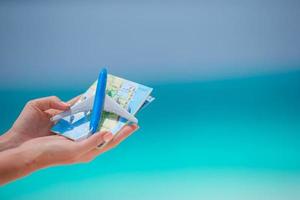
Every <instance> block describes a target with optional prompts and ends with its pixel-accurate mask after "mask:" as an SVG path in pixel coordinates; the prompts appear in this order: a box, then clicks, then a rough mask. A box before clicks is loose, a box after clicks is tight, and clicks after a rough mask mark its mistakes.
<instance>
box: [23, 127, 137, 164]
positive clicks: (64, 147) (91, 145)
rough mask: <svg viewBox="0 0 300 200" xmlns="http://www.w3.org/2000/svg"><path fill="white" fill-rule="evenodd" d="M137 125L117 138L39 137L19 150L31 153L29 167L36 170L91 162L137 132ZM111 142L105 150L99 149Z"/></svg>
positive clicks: (106, 134) (123, 130) (95, 136)
mask: <svg viewBox="0 0 300 200" xmlns="http://www.w3.org/2000/svg"><path fill="white" fill-rule="evenodd" d="M137 128H138V127H137V125H127V126H125V127H124V128H123V129H122V130H121V131H120V133H119V134H118V136H117V137H116V138H113V135H112V134H111V133H109V132H101V133H100V132H98V133H96V134H94V135H92V136H91V137H89V138H88V139H86V140H83V141H80V142H75V141H72V140H69V139H67V138H65V137H63V136H60V135H50V136H45V137H39V138H35V139H32V140H29V141H27V142H25V143H23V144H22V145H21V146H20V147H19V148H20V149H22V151H24V152H29V154H31V155H32V157H33V158H35V159H33V160H31V161H29V163H27V164H29V165H33V166H31V167H33V168H34V169H39V168H43V167H48V166H52V165H61V164H73V163H82V162H84V163H85V162H90V161H91V160H93V159H94V158H95V157H97V156H98V155H99V154H101V153H103V152H105V151H107V150H109V149H111V148H113V147H115V146H117V145H118V144H119V143H120V142H122V141H123V140H124V139H126V138H127V137H128V136H129V135H130V134H132V133H133V132H134V131H135V130H137ZM104 142H109V143H108V145H106V147H105V148H103V149H97V147H98V146H99V145H101V144H103V143H104Z"/></svg>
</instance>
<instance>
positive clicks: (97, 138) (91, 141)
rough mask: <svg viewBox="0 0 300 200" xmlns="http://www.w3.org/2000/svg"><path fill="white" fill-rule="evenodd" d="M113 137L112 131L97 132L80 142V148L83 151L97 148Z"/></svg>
mask: <svg viewBox="0 0 300 200" xmlns="http://www.w3.org/2000/svg"><path fill="white" fill-rule="evenodd" d="M112 138H113V134H112V133H110V132H97V133H95V134H93V135H92V136H90V137H89V138H87V139H86V140H83V141H81V142H79V145H80V150H81V152H82V153H85V152H88V151H90V150H92V149H95V148H97V147H98V146H99V145H100V144H102V143H104V142H108V141H110V140H111V139H112Z"/></svg>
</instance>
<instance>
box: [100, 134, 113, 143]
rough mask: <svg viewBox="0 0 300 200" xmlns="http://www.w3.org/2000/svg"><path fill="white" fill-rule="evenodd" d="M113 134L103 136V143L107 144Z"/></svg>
mask: <svg viewBox="0 0 300 200" xmlns="http://www.w3.org/2000/svg"><path fill="white" fill-rule="evenodd" d="M113 137H114V136H113V134H112V133H105V135H104V136H103V140H104V142H109V141H111V140H112V139H113Z"/></svg>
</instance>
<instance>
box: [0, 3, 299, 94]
mask: <svg viewBox="0 0 300 200" xmlns="http://www.w3.org/2000/svg"><path fill="white" fill-rule="evenodd" d="M299 20H300V3H299V1H296V0H275V1H268V0H253V1H245V0H240V1H234V0H230V1H221V0H213V1H206V0H201V1H179V0H177V1H157V0H155V1H126V3H124V2H123V1H114V0H112V1H91V0H88V1H84V2H82V1H68V0H62V1H26V2H24V1H1V2H0V24H1V26H0V44H1V45H0V87H1V88H35V87H46V88H49V87H73V86H79V85H85V86H86V84H90V83H91V82H93V80H95V79H96V78H97V74H98V72H99V70H100V69H101V67H103V66H108V70H109V72H110V73H112V74H115V75H119V76H122V77H126V78H128V79H132V80H135V81H139V82H141V81H142V82H146V83H149V82H151V83H152V82H178V81H199V80H207V79H222V78H224V77H240V76H248V75H252V74H261V73H272V72H277V71H289V70H295V69H296V70H297V69H300V38H299V35H300V26H299Z"/></svg>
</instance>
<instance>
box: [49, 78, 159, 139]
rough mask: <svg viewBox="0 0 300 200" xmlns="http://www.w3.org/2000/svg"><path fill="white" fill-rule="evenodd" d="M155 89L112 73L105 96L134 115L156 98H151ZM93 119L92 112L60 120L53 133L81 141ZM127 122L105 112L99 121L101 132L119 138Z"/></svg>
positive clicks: (91, 92) (93, 88)
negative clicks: (107, 132) (118, 135)
mask: <svg viewBox="0 0 300 200" xmlns="http://www.w3.org/2000/svg"><path fill="white" fill-rule="evenodd" d="M96 86H97V81H95V82H94V83H93V84H92V85H91V86H90V87H89V88H88V90H87V91H86V92H85V93H83V94H82V95H81V97H80V98H79V100H78V101H77V102H76V103H79V102H80V101H83V100H84V99H85V98H87V97H89V96H91V95H95V91H96ZM152 90H153V89H152V88H150V87H147V86H144V85H141V84H138V83H135V82H132V81H129V80H126V79H123V78H120V77H117V76H113V75H111V74H109V75H108V77H107V84H106V94H107V95H109V96H110V97H112V98H113V99H114V100H115V101H116V102H117V103H118V104H119V105H121V106H122V107H123V108H125V109H127V110H128V112H129V113H131V114H133V115H135V114H136V113H137V112H138V111H140V110H141V109H142V108H144V107H146V106H147V105H148V104H149V103H151V102H152V101H153V100H154V97H152V96H151V92H152ZM90 117H91V111H89V112H87V113H84V112H81V113H77V114H74V115H71V116H67V117H65V118H63V119H60V120H59V121H58V122H57V123H56V124H55V125H54V126H53V127H52V129H51V130H52V131H53V132H54V133H57V134H60V135H63V136H65V137H67V138H70V139H72V140H76V141H79V140H82V139H85V138H87V137H88V136H89V134H90V130H89V128H90V127H89V125H90ZM127 123H128V121H127V120H126V119H124V118H121V117H119V116H118V115H116V114H113V113H108V112H105V111H104V112H103V113H102V116H101V120H100V122H99V127H98V131H110V132H111V133H112V134H113V135H117V134H118V132H119V131H120V130H121V129H122V127H124V126H125V125H126V124H127Z"/></svg>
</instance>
